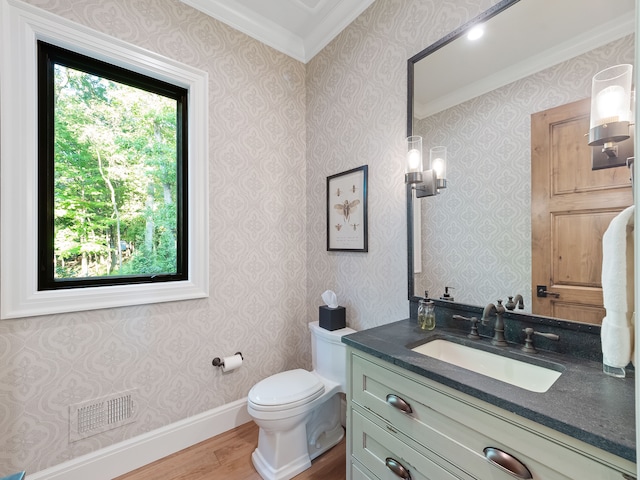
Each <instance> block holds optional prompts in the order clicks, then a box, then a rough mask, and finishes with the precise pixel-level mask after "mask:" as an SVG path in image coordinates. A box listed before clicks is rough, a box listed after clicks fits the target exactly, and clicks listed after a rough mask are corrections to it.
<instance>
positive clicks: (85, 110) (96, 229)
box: [54, 65, 177, 278]
mask: <svg viewBox="0 0 640 480" xmlns="http://www.w3.org/2000/svg"><path fill="white" fill-rule="evenodd" d="M55 78H56V85H55V91H56V100H55V102H56V103H55V154H54V155H55V158H54V161H55V179H54V182H55V183H54V185H55V198H54V204H55V205H54V227H55V239H54V254H55V262H56V276H57V277H61V278H62V277H64V278H73V277H82V276H95V275H100V276H102V275H123V274H124V275H132V274H153V273H174V272H175V271H176V233H177V232H176V225H177V217H176V194H177V189H176V182H177V160H176V152H177V146H176V137H177V134H176V122H177V116H176V101H175V100H172V99H170V98H166V97H162V96H160V95H156V94H153V93H149V92H146V91H144V90H140V89H137V88H133V87H130V86H127V85H123V84H118V83H114V82H112V81H109V80H106V79H104V78H100V77H96V76H94V75H89V74H86V73H84V72H80V71H77V70H73V69H70V68H66V67H61V66H59V65H56V76H55ZM119 245H120V246H121V248H118V246H119Z"/></svg>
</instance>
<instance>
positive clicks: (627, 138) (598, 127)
mask: <svg viewBox="0 0 640 480" xmlns="http://www.w3.org/2000/svg"><path fill="white" fill-rule="evenodd" d="M632 71H633V67H632V66H631V65H629V64H623V65H615V66H613V67H609V68H607V69H605V70H602V71H601V72H598V73H597V74H596V75H594V77H593V81H592V87H591V123H590V126H589V145H590V146H592V147H601V148H593V149H592V154H591V169H592V170H599V169H602V168H611V167H620V166H623V165H626V164H627V159H628V158H631V157H633V155H634V154H633V129H632V128H630V127H631V125H632V124H633V123H634V119H633V114H632V101H631V100H632V91H631V80H632Z"/></svg>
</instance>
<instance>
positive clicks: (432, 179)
mask: <svg viewBox="0 0 640 480" xmlns="http://www.w3.org/2000/svg"><path fill="white" fill-rule="evenodd" d="M446 176H447V147H433V148H432V149H431V150H429V168H428V169H427V170H423V162H422V137H420V136H416V135H414V136H411V137H407V168H406V172H405V175H404V182H405V183H407V184H411V185H414V187H413V188H414V190H415V191H416V197H417V198H422V197H431V196H433V195H436V194H437V193H438V191H439V190H440V189H441V188H447V179H446Z"/></svg>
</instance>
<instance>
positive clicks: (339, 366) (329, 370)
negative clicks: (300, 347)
mask: <svg viewBox="0 0 640 480" xmlns="http://www.w3.org/2000/svg"><path fill="white" fill-rule="evenodd" d="M309 329H310V330H311V353H312V355H313V357H312V361H313V369H314V370H315V371H316V373H318V375H320V376H322V377H324V378H326V379H328V380H331V381H333V382H336V383H339V384H340V385H342V390H343V391H345V390H346V383H347V374H346V369H347V346H346V345H345V344H344V343H342V337H343V336H344V335H349V334H350V333H355V332H356V331H355V330H353V329H351V328H348V327H347V328H341V329H340V330H326V329H324V328H320V326H319V325H318V322H311V323H310V324H309Z"/></svg>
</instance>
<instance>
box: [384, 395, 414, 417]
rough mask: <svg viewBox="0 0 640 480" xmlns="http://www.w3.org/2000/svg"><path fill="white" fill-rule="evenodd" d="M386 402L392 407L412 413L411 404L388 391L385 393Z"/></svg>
mask: <svg viewBox="0 0 640 480" xmlns="http://www.w3.org/2000/svg"><path fill="white" fill-rule="evenodd" d="M387 403H388V404H389V405H391V406H392V407H393V408H397V409H398V410H400V411H401V412H404V413H413V409H412V408H411V405H409V403H408V402H406V401H405V400H404V399H402V398H401V397H399V396H398V395H396V394H395V393H390V394H389V395H387Z"/></svg>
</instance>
